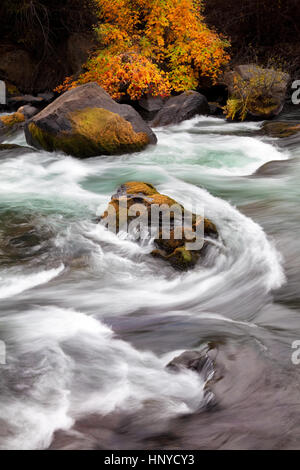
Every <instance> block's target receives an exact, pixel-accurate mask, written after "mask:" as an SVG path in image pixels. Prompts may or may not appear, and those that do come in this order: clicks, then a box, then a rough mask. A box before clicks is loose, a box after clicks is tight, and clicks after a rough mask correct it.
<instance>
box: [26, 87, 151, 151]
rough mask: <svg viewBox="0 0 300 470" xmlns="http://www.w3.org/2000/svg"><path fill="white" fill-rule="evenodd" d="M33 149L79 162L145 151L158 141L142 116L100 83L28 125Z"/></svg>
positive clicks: (71, 93)
mask: <svg viewBox="0 0 300 470" xmlns="http://www.w3.org/2000/svg"><path fill="white" fill-rule="evenodd" d="M25 135H26V139H27V142H28V143H29V145H32V146H34V147H36V148H38V149H44V150H47V151H50V152H52V151H54V150H61V151H63V152H65V153H67V154H69V155H73V156H75V157H79V158H87V157H93V156H97V155H114V154H123V153H129V152H136V151H140V150H143V149H144V148H145V147H146V146H147V145H148V144H155V143H156V137H155V135H154V133H153V132H152V130H151V129H150V127H149V126H148V125H147V124H146V123H145V122H144V121H143V119H142V118H141V117H140V116H139V114H138V113H137V112H136V111H135V110H134V109H133V108H132V107H131V106H128V105H121V104H118V103H116V102H115V101H114V100H113V99H112V98H111V97H110V96H109V95H108V94H107V93H106V92H105V91H104V90H103V89H102V88H101V87H99V86H98V85H97V84H96V83H88V84H86V85H82V86H79V87H77V88H75V89H72V90H70V91H67V92H66V93H64V94H63V95H61V96H60V97H59V98H57V99H56V100H55V101H54V102H53V103H51V104H50V105H49V106H47V107H46V108H45V109H43V110H42V111H41V112H40V113H39V114H37V115H35V116H34V117H33V118H32V119H31V120H30V121H28V123H26V125H25Z"/></svg>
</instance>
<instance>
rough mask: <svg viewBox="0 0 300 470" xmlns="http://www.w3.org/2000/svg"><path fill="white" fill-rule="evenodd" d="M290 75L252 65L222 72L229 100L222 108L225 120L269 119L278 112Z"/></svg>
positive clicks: (238, 66) (281, 107)
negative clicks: (226, 118) (225, 116)
mask: <svg viewBox="0 0 300 470" xmlns="http://www.w3.org/2000/svg"><path fill="white" fill-rule="evenodd" d="M289 80H290V76H289V75H288V74H287V73H284V72H281V71H280V70H274V69H265V68H262V67H258V66H257V65H255V64H246V65H237V66H235V67H234V69H233V70H232V71H230V72H227V73H225V77H224V82H225V84H226V85H227V87H228V93H229V98H228V101H227V105H226V107H225V108H224V110H225V113H226V115H227V117H228V119H229V120H235V119H240V120H244V119H250V120H265V119H272V118H273V117H275V116H278V114H279V113H280V112H281V111H282V109H283V105H284V100H285V95H286V91H287V86H288V83H289Z"/></svg>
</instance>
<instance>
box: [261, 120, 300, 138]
mask: <svg viewBox="0 0 300 470" xmlns="http://www.w3.org/2000/svg"><path fill="white" fill-rule="evenodd" d="M260 133H261V134H263V135H267V136H269V137H277V138H279V139H284V138H287V137H292V136H296V135H298V136H299V139H300V122H299V121H275V122H265V123H264V124H263V126H262V128H261V131H260Z"/></svg>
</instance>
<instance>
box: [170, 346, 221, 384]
mask: <svg viewBox="0 0 300 470" xmlns="http://www.w3.org/2000/svg"><path fill="white" fill-rule="evenodd" d="M167 368H168V369H171V370H173V371H174V372H179V371H180V370H181V369H189V370H192V371H194V372H198V373H199V374H200V373H203V372H204V375H205V376H206V377H207V378H208V376H209V375H211V374H213V370H214V362H213V360H212V359H211V357H209V355H208V354H207V350H205V351H185V352H184V353H182V354H180V356H177V357H175V358H174V359H172V361H171V362H169V364H168V365H167Z"/></svg>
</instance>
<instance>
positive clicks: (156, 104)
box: [138, 95, 166, 113]
mask: <svg viewBox="0 0 300 470" xmlns="http://www.w3.org/2000/svg"><path fill="white" fill-rule="evenodd" d="M165 101H166V100H165V99H164V98H161V97H160V96H151V95H146V96H143V97H142V98H141V99H140V100H139V101H138V104H139V106H140V107H141V108H143V109H145V110H146V111H149V112H150V113H151V112H154V111H159V110H160V109H161V108H162V107H163V106H164V104H165Z"/></svg>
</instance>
